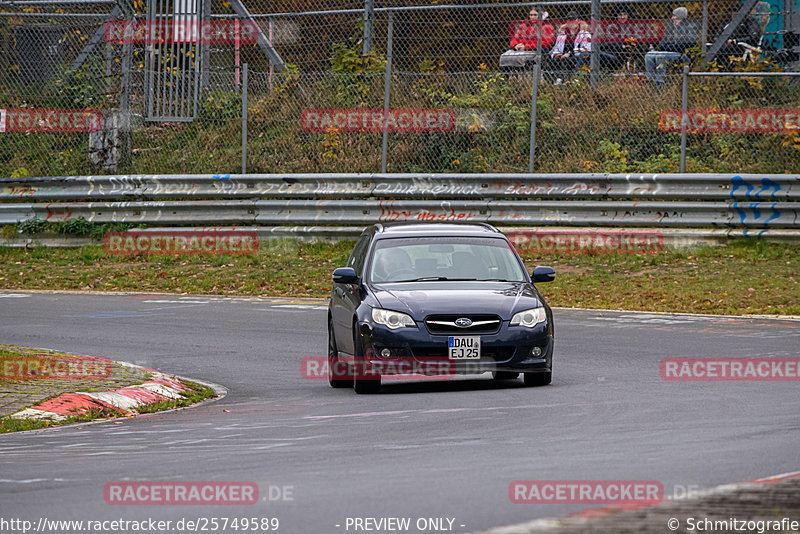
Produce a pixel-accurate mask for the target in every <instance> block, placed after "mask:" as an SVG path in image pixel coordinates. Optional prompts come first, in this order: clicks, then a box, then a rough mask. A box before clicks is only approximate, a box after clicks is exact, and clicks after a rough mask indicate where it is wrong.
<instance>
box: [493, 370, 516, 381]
mask: <svg viewBox="0 0 800 534" xmlns="http://www.w3.org/2000/svg"><path fill="white" fill-rule="evenodd" d="M492 378H493V379H494V380H514V379H516V378H519V373H514V372H512V371H492Z"/></svg>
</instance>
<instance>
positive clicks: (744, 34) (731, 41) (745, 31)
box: [714, 9, 761, 70]
mask: <svg viewBox="0 0 800 534" xmlns="http://www.w3.org/2000/svg"><path fill="white" fill-rule="evenodd" d="M730 15H731V20H729V21H728V22H727V23H726V24H725V26H723V27H722V29H721V30H720V31H719V33H718V34H717V36H716V37H715V38H714V40H715V41H716V40H717V39H719V38H720V36H722V32H724V31H725V29H726V28H727V27H728V26H730V24H731V21H732V20H733V17H734V16H735V15H736V9H732V10H731V14H730ZM760 40H761V26H759V24H758V21H756V19H755V17H753V16H752V15H750V14H749V13H748V14H747V16H745V18H744V20H742V22H741V23H740V24H739V25H738V26H737V27H736V28H735V29H734V30H733V33H731V35H730V36H729V37H728V40H727V41H726V42H725V44H723V45H722V48H720V49H719V52H718V53H717V58H718V61H719V63H720V65H721V66H722V67H723V68H724V69H725V70H730V68H731V56H736V57H740V56H742V55H744V54H745V52H747V48H746V47H744V46H742V44H745V45H749V46H750V47H756V46H758V44H759V41H760Z"/></svg>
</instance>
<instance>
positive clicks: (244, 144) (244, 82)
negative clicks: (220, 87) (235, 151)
mask: <svg viewBox="0 0 800 534" xmlns="http://www.w3.org/2000/svg"><path fill="white" fill-rule="evenodd" d="M242 174H247V63H245V64H243V65H242Z"/></svg>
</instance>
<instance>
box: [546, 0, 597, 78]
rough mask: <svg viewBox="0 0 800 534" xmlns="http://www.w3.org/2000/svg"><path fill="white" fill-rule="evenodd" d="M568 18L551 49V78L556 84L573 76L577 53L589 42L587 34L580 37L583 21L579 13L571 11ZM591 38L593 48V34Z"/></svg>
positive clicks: (559, 30) (559, 29)
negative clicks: (579, 17)
mask: <svg viewBox="0 0 800 534" xmlns="http://www.w3.org/2000/svg"><path fill="white" fill-rule="evenodd" d="M567 19H568V20H567V22H565V23H564V24H562V25H561V26H560V27H559V28H558V35H557V36H556V42H555V44H554V45H553V49H552V50H551V51H550V67H551V68H550V70H551V74H550V78H551V81H553V83H555V84H556V85H558V84H560V83H561V82H562V81H563V80H566V79H568V78H570V77H571V76H572V74H573V73H574V72H575V66H576V57H577V54H578V52H579V50H581V49H582V48H584V47H585V46H586V44H587V43H586V42H585V36H582V37H581V39H579V38H578V35H579V33H580V26H581V23H582V21H581V20H579V19H578V14H577V13H576V12H574V11H570V12H569V13H568V14H567ZM583 24H585V22H584V23H583ZM589 40H590V42H589V47H590V48H589V49H590V50H591V35H590V36H589Z"/></svg>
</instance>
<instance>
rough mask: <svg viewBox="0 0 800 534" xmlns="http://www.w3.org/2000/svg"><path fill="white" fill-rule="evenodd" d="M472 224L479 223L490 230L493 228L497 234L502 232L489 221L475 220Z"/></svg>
mask: <svg viewBox="0 0 800 534" xmlns="http://www.w3.org/2000/svg"><path fill="white" fill-rule="evenodd" d="M472 224H477V225H478V226H483V227H484V228H488V229H489V230H491V231H492V232H495V233H497V234H499V233H500V230H498V229H497V228H495V227H494V226H492V225H491V224H489V223H487V222H474V223H472Z"/></svg>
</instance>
